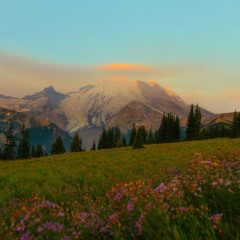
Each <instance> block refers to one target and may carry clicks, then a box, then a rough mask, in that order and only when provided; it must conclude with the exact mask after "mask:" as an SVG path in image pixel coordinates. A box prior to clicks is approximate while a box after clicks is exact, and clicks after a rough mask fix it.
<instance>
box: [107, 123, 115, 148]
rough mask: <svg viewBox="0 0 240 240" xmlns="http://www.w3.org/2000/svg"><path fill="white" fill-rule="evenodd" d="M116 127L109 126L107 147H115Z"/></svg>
mask: <svg viewBox="0 0 240 240" xmlns="http://www.w3.org/2000/svg"><path fill="white" fill-rule="evenodd" d="M114 138H115V136H114V129H113V128H109V129H108V131H107V144H108V145H107V148H113V147H115V143H114Z"/></svg>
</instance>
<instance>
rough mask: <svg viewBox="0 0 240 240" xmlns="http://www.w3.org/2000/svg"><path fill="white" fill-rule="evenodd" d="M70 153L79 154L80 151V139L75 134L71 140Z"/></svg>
mask: <svg viewBox="0 0 240 240" xmlns="http://www.w3.org/2000/svg"><path fill="white" fill-rule="evenodd" d="M70 150H71V152H80V151H82V139H81V138H80V137H79V135H78V134H77V133H75V135H74V137H73V140H72V142H71V145H70Z"/></svg>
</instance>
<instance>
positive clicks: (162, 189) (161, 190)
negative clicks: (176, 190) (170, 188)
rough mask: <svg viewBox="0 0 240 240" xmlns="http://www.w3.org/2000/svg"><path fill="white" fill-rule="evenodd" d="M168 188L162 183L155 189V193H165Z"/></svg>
mask: <svg viewBox="0 0 240 240" xmlns="http://www.w3.org/2000/svg"><path fill="white" fill-rule="evenodd" d="M165 189H166V187H165V185H164V183H161V184H160V185H159V186H158V187H156V188H155V191H157V192H159V193H164V191H165Z"/></svg>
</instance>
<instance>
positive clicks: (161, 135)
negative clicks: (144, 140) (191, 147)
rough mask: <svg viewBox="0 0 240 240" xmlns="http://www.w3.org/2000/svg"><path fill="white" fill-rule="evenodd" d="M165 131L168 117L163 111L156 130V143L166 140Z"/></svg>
mask: <svg viewBox="0 0 240 240" xmlns="http://www.w3.org/2000/svg"><path fill="white" fill-rule="evenodd" d="M167 131H168V119H167V116H166V114H165V113H164V115H163V118H162V120H161V124H160V127H159V130H158V139H157V143H161V142H165V141H166V136H167Z"/></svg>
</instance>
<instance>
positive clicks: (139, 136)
mask: <svg viewBox="0 0 240 240" xmlns="http://www.w3.org/2000/svg"><path fill="white" fill-rule="evenodd" d="M143 147H144V141H143V134H142V129H141V128H138V130H137V134H136V138H135V141H134V144H133V149H140V148H143Z"/></svg>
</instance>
